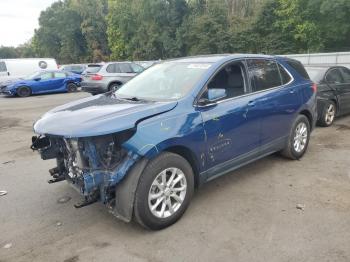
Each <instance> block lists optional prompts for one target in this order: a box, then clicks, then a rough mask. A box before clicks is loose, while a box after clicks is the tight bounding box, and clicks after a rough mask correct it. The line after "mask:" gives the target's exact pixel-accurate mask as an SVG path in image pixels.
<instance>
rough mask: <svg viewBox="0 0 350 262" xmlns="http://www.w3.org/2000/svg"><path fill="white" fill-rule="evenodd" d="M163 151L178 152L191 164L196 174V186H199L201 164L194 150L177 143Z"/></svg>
mask: <svg viewBox="0 0 350 262" xmlns="http://www.w3.org/2000/svg"><path fill="white" fill-rule="evenodd" d="M163 152H171V153H174V154H177V155H179V156H181V157H183V158H184V159H186V161H187V162H188V163H189V164H190V165H191V167H192V171H193V174H194V184H195V187H198V186H199V184H200V179H199V165H198V160H197V159H196V156H195V154H194V152H192V150H191V149H189V148H188V147H185V146H182V145H177V146H171V147H168V148H165V149H164V150H163Z"/></svg>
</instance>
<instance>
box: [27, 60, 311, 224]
mask: <svg viewBox="0 0 350 262" xmlns="http://www.w3.org/2000/svg"><path fill="white" fill-rule="evenodd" d="M108 66H115V64H113V63H109V64H108V65H107V68H108ZM315 120H316V86H315V84H314V83H312V81H311V80H310V79H309V77H308V76H307V73H306V72H305V69H304V68H303V66H302V65H301V64H300V63H299V62H297V61H295V60H291V59H287V58H282V57H274V56H263V55H212V56H199V57H187V58H181V59H174V60H169V61H165V62H162V63H159V64H157V65H154V66H152V67H150V68H149V69H147V70H145V71H144V72H143V73H142V74H139V75H138V76H136V77H135V78H133V79H132V80H130V81H129V82H127V83H126V84H125V85H123V86H122V87H120V88H119V89H118V90H117V91H115V92H108V93H105V94H101V95H98V96H94V97H87V98H85V99H82V100H78V101H75V102H71V103H69V104H67V105H63V106H60V107H57V108H55V109H53V110H51V111H49V112H48V113H46V114H45V115H43V116H42V117H41V118H40V119H39V120H38V121H37V122H36V123H35V124H34V131H35V133H36V134H38V135H39V136H34V137H33V138H32V142H33V144H32V149H34V150H38V151H39V152H40V154H41V157H42V159H56V160H57V162H56V163H57V167H54V168H52V169H51V170H50V174H51V176H52V177H53V178H52V180H51V181H50V183H55V182H60V181H63V180H67V181H68V182H70V183H71V185H72V186H74V187H75V188H77V189H78V191H79V192H80V193H81V194H82V196H83V202H81V203H78V204H76V205H75V207H77V208H80V207H83V206H86V205H90V204H92V203H94V202H96V201H100V202H102V203H104V204H105V205H106V206H107V208H108V209H109V211H110V212H111V213H112V214H114V215H115V216H116V217H118V218H120V219H122V220H124V221H131V219H132V218H134V219H135V220H136V221H137V222H138V223H140V224H141V225H142V226H144V227H146V228H151V229H162V228H164V227H167V226H170V225H171V224H173V223H175V222H176V221H177V220H178V219H179V218H180V217H181V216H182V215H183V214H184V212H185V210H186V209H187V207H188V205H189V203H190V201H191V198H192V195H193V193H194V188H195V187H196V186H199V185H200V184H203V183H205V182H207V181H210V180H213V179H215V178H217V177H219V176H221V175H223V174H225V173H227V172H230V171H232V170H235V169H237V168H239V167H241V166H243V165H246V164H248V163H251V162H252V161H255V160H258V159H260V158H262V157H264V156H267V155H270V154H272V153H275V152H281V153H282V154H283V155H284V156H286V157H288V158H290V159H300V158H301V157H302V156H303V155H304V154H305V152H306V150H307V147H308V144H309V139H310V135H311V131H312V130H313V127H314V124H315ZM62 123H64V124H62ZM208 208H210V207H209V206H208Z"/></svg>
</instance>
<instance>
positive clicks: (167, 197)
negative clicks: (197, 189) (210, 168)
mask: <svg viewBox="0 0 350 262" xmlns="http://www.w3.org/2000/svg"><path fill="white" fill-rule="evenodd" d="M162 179H165V181H166V183H164V182H163V181H164V180H162ZM176 180H178V181H177V182H176V183H175V184H174V183H173V182H174V181H176ZM163 184H167V186H166V187H163ZM193 191H194V176H193V171H192V167H191V166H190V164H189V163H188V162H187V161H186V160H185V159H184V158H183V157H181V156H179V155H177V154H173V153H169V152H165V153H161V154H160V155H159V156H158V157H156V158H155V159H153V160H151V162H149V163H148V165H147V166H146V168H145V169H144V171H143V172H142V174H141V177H140V180H139V183H138V186H137V189H136V195H135V204H134V219H135V220H136V222H138V223H139V224H140V225H141V226H143V227H145V228H147V229H152V230H159V229H163V228H166V227H168V226H170V225H172V224H174V223H175V222H176V221H177V220H179V219H180V218H181V216H182V215H183V214H184V213H185V211H186V209H187V207H188V205H189V203H190V201H191V199H192V196H193ZM152 195H153V196H154V197H155V198H154V199H151V196H152ZM175 195H176V197H175ZM157 203H158V204H157ZM151 206H155V209H154V210H153V211H152V210H151ZM170 206H171V207H172V208H170Z"/></svg>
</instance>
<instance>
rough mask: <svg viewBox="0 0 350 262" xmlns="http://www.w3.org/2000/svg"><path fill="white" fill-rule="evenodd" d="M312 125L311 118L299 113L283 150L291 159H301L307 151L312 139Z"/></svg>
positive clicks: (283, 153)
mask: <svg viewBox="0 0 350 262" xmlns="http://www.w3.org/2000/svg"><path fill="white" fill-rule="evenodd" d="M310 133H311V127H310V122H309V119H308V118H307V117H306V116H304V115H299V116H298V117H297V119H296V120H295V122H294V124H293V126H292V130H291V132H290V134H289V137H288V141H287V145H286V147H285V148H284V149H283V151H282V152H281V153H282V155H283V156H285V157H287V158H290V159H300V158H301V157H302V156H303V155H304V154H305V152H306V150H307V147H308V145H309V141H310Z"/></svg>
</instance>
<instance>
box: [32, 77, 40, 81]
mask: <svg viewBox="0 0 350 262" xmlns="http://www.w3.org/2000/svg"><path fill="white" fill-rule="evenodd" d="M33 80H34V81H40V80H41V77H36V78H34V79H33Z"/></svg>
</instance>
